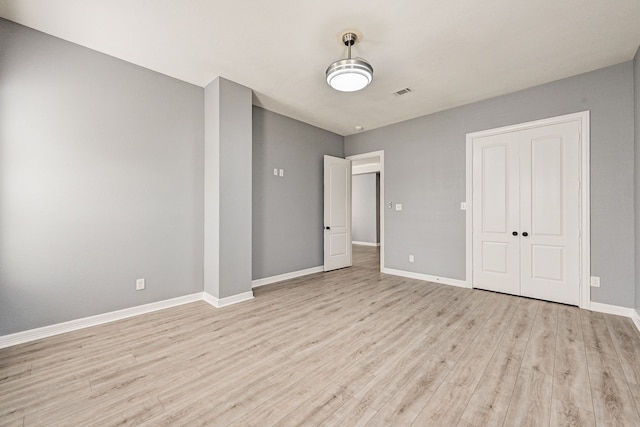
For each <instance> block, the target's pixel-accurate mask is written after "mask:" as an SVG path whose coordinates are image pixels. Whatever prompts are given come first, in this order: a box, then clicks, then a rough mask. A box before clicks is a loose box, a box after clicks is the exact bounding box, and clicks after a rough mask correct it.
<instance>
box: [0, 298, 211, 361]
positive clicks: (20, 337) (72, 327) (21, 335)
mask: <svg viewBox="0 0 640 427" xmlns="http://www.w3.org/2000/svg"><path fill="white" fill-rule="evenodd" d="M200 300H202V293H196V294H191V295H185V296H182V297H177V298H171V299H168V300H164V301H158V302H152V303H150V304H144V305H139V306H136V307H130V308H125V309H122V310H117V311H111V312H109V313H102V314H97V315H95V316H89V317H84V318H82V319H75V320H70V321H68V322H62V323H57V324H55V325H49V326H43V327H41V328H36V329H30V330H27V331H23V332H16V333H14V334H9V335H4V336H0V348H5V347H10V346H12V345H17V344H23V343H26V342H29V341H35V340H39V339H42V338H47V337H52V336H54V335H58V334H63V333H65V332H72V331H76V330H78V329H84V328H88V327H90V326H97V325H102V324H103V323H109V322H113V321H116V320H121V319H126V318H128V317H133V316H138V315H140V314H145V313H151V312H153V311H158V310H163V309H165V308H170V307H175V306H178V305H182V304H187V303H190V302H194V301H200Z"/></svg>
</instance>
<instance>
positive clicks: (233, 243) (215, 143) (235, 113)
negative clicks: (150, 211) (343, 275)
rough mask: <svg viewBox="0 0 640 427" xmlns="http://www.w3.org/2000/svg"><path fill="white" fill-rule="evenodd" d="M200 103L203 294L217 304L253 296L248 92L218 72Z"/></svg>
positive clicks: (250, 102) (231, 302)
mask: <svg viewBox="0 0 640 427" xmlns="http://www.w3.org/2000/svg"><path fill="white" fill-rule="evenodd" d="M204 104H205V105H204V115H205V118H204V157H205V159H204V179H205V183H204V206H205V208H204V210H205V213H204V258H205V259H204V293H205V300H206V301H208V302H210V303H211V304H212V305H214V306H216V307H221V306H224V305H228V304H233V303H236V302H240V301H244V300H246V299H250V298H253V292H252V290H251V268H252V267H251V192H252V189H251V185H252V184H251V183H252V92H251V89H249V88H247V87H245V86H242V85H239V84H237V83H234V82H232V81H229V80H226V79H224V78H222V77H218V78H216V79H215V80H214V81H212V82H211V83H210V84H209V85H207V87H205V91H204Z"/></svg>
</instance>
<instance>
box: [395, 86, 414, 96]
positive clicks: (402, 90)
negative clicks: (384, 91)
mask: <svg viewBox="0 0 640 427" xmlns="http://www.w3.org/2000/svg"><path fill="white" fill-rule="evenodd" d="M409 92H411V88H408V87H405V88H404V89H400V90H399V91H397V92H393V94H394V95H396V96H400V95H405V94H407V93H409Z"/></svg>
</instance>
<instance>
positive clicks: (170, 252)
mask: <svg viewBox="0 0 640 427" xmlns="http://www.w3.org/2000/svg"><path fill="white" fill-rule="evenodd" d="M202 111H203V90H202V88H199V87H196V86H192V85H190V84H187V83H184V82H180V81H178V80H175V79H172V78H169V77H166V76H163V75H160V74H157V73H155V72H152V71H149V70H147V69H144V68H141V67H138V66H135V65H132V64H129V63H127V62H124V61H120V60H117V59H114V58H112V57H110V56H107V55H103V54H100V53H97V52H94V51H91V50H89V49H86V48H83V47H80V46H77V45H74V44H72V43H68V42H65V41H62V40H60V39H57V38H54V37H51V36H48V35H45V34H43V33H40V32H37V31H34V30H31V29H28V28H26V27H22V26H19V25H17V24H14V23H11V22H9V21H6V20H2V19H0V335H4V334H9V333H13V332H18V331H23V330H27V329H31V328H36V327H40V326H44V325H50V324H54V323H58V322H63V321H66V320H71V319H76V318H82V317H85V316H90V315H95V314H99V313H103V312H109V311H113V310H118V309H122V308H126V307H131V306H137V305H141V304H145V303H150V302H153V301H159V300H165V299H168V298H172V297H177V296H181V295H187V294H191V293H195V292H201V291H202V282H203V278H202V271H203V264H202V259H203V238H202V236H203V196H202V194H203V161H202V154H203V153H202V150H203V119H202ZM142 277H144V278H146V286H147V289H146V290H144V291H135V281H136V279H137V278H142Z"/></svg>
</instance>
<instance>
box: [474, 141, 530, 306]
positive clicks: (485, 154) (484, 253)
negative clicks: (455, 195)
mask: <svg viewBox="0 0 640 427" xmlns="http://www.w3.org/2000/svg"><path fill="white" fill-rule="evenodd" d="M514 138H517V134H515V133H513V132H511V133H506V134H501V135H494V136H488V137H484V138H479V139H477V140H474V145H473V185H474V191H473V202H472V206H473V285H474V287H476V288H480V289H488V290H492V291H497V292H505V293H509V294H516V295H518V294H519V293H520V267H519V264H520V260H519V258H520V253H519V238H518V237H519V234H520V233H519V231H518V230H519V228H520V224H519V217H518V209H519V206H518V205H519V203H520V200H519V192H520V177H519V174H518V164H519V158H520V149H519V148H520V147H519V145H518V144H517V140H514ZM513 233H517V234H518V235H517V236H514V235H513Z"/></svg>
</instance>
